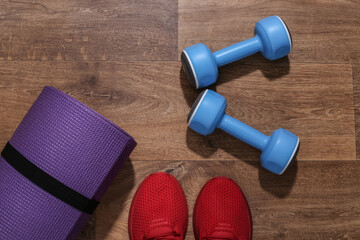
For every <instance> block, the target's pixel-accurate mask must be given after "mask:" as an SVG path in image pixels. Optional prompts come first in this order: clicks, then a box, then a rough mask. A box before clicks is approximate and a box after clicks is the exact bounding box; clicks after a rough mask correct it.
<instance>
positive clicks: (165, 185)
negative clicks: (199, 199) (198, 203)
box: [128, 172, 188, 240]
mask: <svg viewBox="0 0 360 240" xmlns="http://www.w3.org/2000/svg"><path fill="white" fill-rule="evenodd" d="M128 224H129V236H130V239H131V240H160V239H167V240H182V239H184V238H185V235H186V229H187V225H188V207H187V203H186V198H185V194H184V191H183V189H182V187H181V185H180V184H179V182H178V181H177V180H176V178H174V177H173V176H171V175H170V174H167V173H165V172H157V173H153V174H150V175H149V176H148V177H147V178H145V180H144V181H143V182H142V183H141V184H140V186H139V188H138V190H137V191H136V193H135V196H134V198H133V200H132V203H131V208H130V213H129V223H128Z"/></svg>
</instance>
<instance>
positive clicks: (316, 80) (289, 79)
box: [0, 62, 355, 161]
mask: <svg viewBox="0 0 360 240" xmlns="http://www.w3.org/2000/svg"><path fill="white" fill-rule="evenodd" d="M239 65H241V66H239ZM180 68H181V66H180V63H179V62H168V63H166V66H164V63H163V62H153V63H150V62H144V63H136V64H135V63H128V64H127V63H120V62H84V63H83V62H59V63H54V62H52V63H50V62H48V63H46V62H44V63H40V62H18V63H17V64H15V63H14V62H6V63H5V62H4V63H3V64H2V65H1V66H0V72H5V71H6V72H7V74H4V75H3V76H2V79H1V81H0V95H1V96H2V99H3V104H1V105H0V112H1V113H2V114H1V115H0V127H1V128H0V129H1V130H0V131H1V133H0V136H1V137H0V144H1V145H2V146H3V145H4V144H5V143H6V141H7V140H8V139H9V138H10V137H11V135H12V132H13V131H14V130H15V129H16V127H17V125H18V124H19V122H20V120H21V119H22V117H23V116H24V115H25V114H26V112H27V111H28V109H29V108H30V106H31V103H32V102H33V101H34V100H35V99H36V96H37V95H38V94H39V92H40V91H41V89H42V87H43V83H46V84H49V85H53V86H54V87H57V88H59V89H61V90H63V91H65V92H66V93H68V94H70V95H72V96H74V97H75V98H77V99H79V100H80V101H82V102H84V103H85V104H87V105H88V106H90V107H92V108H93V109H95V110H96V111H98V112H99V113H100V114H102V115H104V116H105V117H107V118H109V119H110V120H112V121H113V122H114V123H116V124H117V125H119V126H121V127H122V128H124V130H126V131H128V132H129V133H130V134H131V135H133V136H134V138H135V139H136V140H137V142H138V143H139V144H138V146H137V148H136V149H135V151H134V153H133V155H132V158H133V160H169V159H172V160H206V159H214V160H238V159H240V160H254V161H258V159H259V152H258V151H257V150H255V149H254V148H252V147H250V146H249V145H247V144H245V143H242V142H241V141H239V140H237V139H235V138H233V137H231V136H230V135H228V134H226V133H224V132H222V131H220V130H216V131H215V132H214V133H213V134H212V135H210V136H207V137H205V136H201V135H199V134H197V133H195V132H193V131H191V130H189V129H188V127H187V124H186V117H187V114H188V112H189V109H190V106H191V105H192V103H193V101H194V100H195V98H196V97H197V95H198V94H199V91H196V90H193V89H192V88H191V87H190V86H189V84H188V82H187V80H186V79H185V78H184V76H183V74H182V73H180ZM34 70H35V71H34ZM351 71H352V69H351V66H349V65H341V64H291V68H290V66H289V65H286V64H284V63H281V64H280V66H279V67H278V68H277V69H273V67H272V65H271V64H265V65H264V64H258V65H256V64H250V63H248V64H242V63H235V64H231V65H229V66H227V67H225V68H223V69H222V71H221V72H220V74H221V81H220V82H219V84H218V85H217V86H216V88H217V91H218V92H219V93H221V94H223V95H224V96H225V97H226V98H227V101H228V109H227V113H228V114H230V115H232V116H233V117H236V118H238V119H240V120H242V121H243V122H245V123H248V124H250V125H251V126H253V127H255V128H257V129H259V130H260V131H262V132H264V133H265V134H268V135H269V134H271V132H272V131H273V130H275V129H277V128H285V129H288V130H290V131H292V132H294V133H295V134H297V135H298V136H299V137H300V139H301V144H302V145H301V151H300V153H299V155H298V159H299V160H351V159H355V123H354V108H353V88H352V73H351ZM264 75H265V76H264ZM18 81H19V83H21V84H18ZM7 86H11V87H7ZM255 90H256V91H255Z"/></svg>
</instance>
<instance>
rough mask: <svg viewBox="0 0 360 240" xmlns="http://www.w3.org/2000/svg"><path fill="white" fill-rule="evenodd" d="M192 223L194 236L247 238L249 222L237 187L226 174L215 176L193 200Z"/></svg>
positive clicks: (200, 238) (206, 239)
mask: <svg viewBox="0 0 360 240" xmlns="http://www.w3.org/2000/svg"><path fill="white" fill-rule="evenodd" d="M193 227H194V233H195V238H196V239H197V240H210V239H211V240H215V239H216V240H218V239H219V240H220V239H226V240H245V239H246V240H248V239H251V233H252V223H251V215H250V210H249V206H248V204H247V202H246V199H245V197H244V195H243V193H242V192H241V189H240V187H239V186H238V185H237V184H236V183H235V182H234V181H233V180H231V179H230V178H227V177H215V178H213V179H211V180H210V181H208V182H207V183H206V184H205V186H204V187H203V188H202V190H201V192H200V193H199V196H198V198H197V200H196V204H195V207H194V216H193Z"/></svg>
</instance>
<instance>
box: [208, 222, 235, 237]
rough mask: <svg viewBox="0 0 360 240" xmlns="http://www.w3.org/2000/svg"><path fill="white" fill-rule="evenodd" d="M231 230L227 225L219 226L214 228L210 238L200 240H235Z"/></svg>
mask: <svg viewBox="0 0 360 240" xmlns="http://www.w3.org/2000/svg"><path fill="white" fill-rule="evenodd" d="M232 232H233V229H232V228H231V227H229V226H227V224H220V226H218V227H216V228H215V229H214V231H213V232H212V233H211V234H210V236H206V237H203V238H202V240H236V238H235V236H234V234H233V233H232Z"/></svg>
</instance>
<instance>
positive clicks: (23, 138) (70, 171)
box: [0, 87, 136, 240]
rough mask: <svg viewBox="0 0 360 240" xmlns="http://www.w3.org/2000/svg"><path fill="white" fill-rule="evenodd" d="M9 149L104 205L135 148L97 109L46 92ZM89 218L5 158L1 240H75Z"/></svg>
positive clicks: (0, 166)
mask: <svg viewBox="0 0 360 240" xmlns="http://www.w3.org/2000/svg"><path fill="white" fill-rule="evenodd" d="M9 143H10V144H11V145H12V146H13V147H14V148H15V149H16V150H17V151H18V152H20V153H21V154H22V155H23V156H24V157H25V158H27V159H28V160H29V161H30V162H32V163H33V164H35V165H36V166H37V167H39V168H40V169H41V170H43V171H44V172H46V173H48V174H49V175H51V176H52V177H53V178H55V179H57V180H58V181H60V182H61V183H63V184H64V185H66V186H67V187H70V188H71V189H73V190H75V191H76V192H78V193H80V194H82V195H83V196H85V197H87V198H89V199H95V200H97V201H99V200H100V199H101V197H102V196H103V195H104V193H105V191H106V189H107V188H108V187H109V185H110V183H111V181H112V180H113V179H114V177H115V176H116V174H117V173H118V171H119V169H120V167H121V165H122V163H123V162H124V161H125V160H126V159H127V158H128V157H129V155H130V153H131V152H132V151H133V149H134V147H135V146H136V142H135V141H134V139H133V138H132V137H131V136H130V135H129V134H127V133H126V132H125V131H124V130H122V129H121V128H119V127H117V126H116V125H115V124H113V123H111V122H110V121H108V120H107V119H105V118H104V117H102V116H101V115H99V114H98V113H96V112H95V111H93V110H92V109H90V108H88V107H87V106H85V105H84V104H82V103H80V102H79V101H77V100H75V99H74V98H72V97H70V96H68V95H67V94H65V93H63V92H61V91H59V90H57V89H55V88H52V87H45V88H44V89H43V91H42V92H41V94H40V96H39V97H38V99H37V100H36V101H35V103H34V104H33V106H32V107H31V109H30V110H29V112H28V113H27V114H26V116H25V118H24V119H23V121H22V122H21V124H20V125H19V127H18V128H17V129H16V131H15V133H14V135H13V137H12V138H11V139H10V141H9ZM89 217H90V215H89V214H87V213H84V212H81V211H79V210H77V209H75V208H74V207H72V206H70V205H68V204H67V203H65V202H63V201H61V200H59V199H58V198H56V197H54V196H53V195H51V194H49V193H48V192H46V191H44V190H43V189H41V188H39V187H38V186H37V185H35V184H34V183H33V182H31V181H29V180H28V179H27V178H26V177H24V176H23V175H21V174H20V173H19V172H18V171H17V170H15V169H14V168H13V167H12V166H11V165H9V163H8V162H6V161H5V160H4V158H3V157H0V239H1V240H28V239H29V240H32V239H34V240H41V239H46V240H48V239H49V240H57V239H74V238H75V237H76V236H77V235H78V233H79V232H80V230H81V229H82V228H83V227H84V225H85V223H86V221H87V220H88V218H89Z"/></svg>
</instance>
